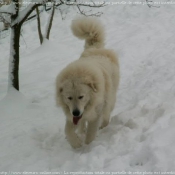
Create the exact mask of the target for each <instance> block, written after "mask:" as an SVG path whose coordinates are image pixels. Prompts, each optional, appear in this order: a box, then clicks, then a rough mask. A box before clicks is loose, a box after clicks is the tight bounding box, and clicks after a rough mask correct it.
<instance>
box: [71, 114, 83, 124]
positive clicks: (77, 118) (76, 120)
mask: <svg viewBox="0 0 175 175" xmlns="http://www.w3.org/2000/svg"><path fill="white" fill-rule="evenodd" d="M81 118H82V115H80V116H73V123H74V125H77V124H78V122H79V120H80V119H81Z"/></svg>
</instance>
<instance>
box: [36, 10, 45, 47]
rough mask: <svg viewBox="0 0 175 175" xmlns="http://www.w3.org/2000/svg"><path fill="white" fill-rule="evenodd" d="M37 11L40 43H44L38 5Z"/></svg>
mask: <svg viewBox="0 0 175 175" xmlns="http://www.w3.org/2000/svg"><path fill="white" fill-rule="evenodd" d="M36 13H37V23H38V35H39V39H40V44H42V43H43V35H42V32H41V22H40V14H39V10H38V7H36Z"/></svg>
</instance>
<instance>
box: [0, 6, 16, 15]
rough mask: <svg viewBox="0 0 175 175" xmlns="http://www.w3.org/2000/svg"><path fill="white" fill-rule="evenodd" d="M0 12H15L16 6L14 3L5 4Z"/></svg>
mask: <svg viewBox="0 0 175 175" xmlns="http://www.w3.org/2000/svg"><path fill="white" fill-rule="evenodd" d="M0 13H9V14H15V7H14V4H10V5H3V6H2V7H1V8H0Z"/></svg>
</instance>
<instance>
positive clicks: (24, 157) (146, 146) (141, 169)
mask: <svg viewBox="0 0 175 175" xmlns="http://www.w3.org/2000/svg"><path fill="white" fill-rule="evenodd" d="M126 2H129V1H126ZM162 2H163V1H162ZM111 3H112V1H111ZM72 8H73V9H74V7H72ZM73 9H70V13H68V14H67V15H66V19H65V20H64V21H62V20H61V15H60V13H59V11H58V12H57V13H56V14H55V16H54V22H53V27H52V30H51V36H50V40H49V41H48V40H45V41H44V43H43V45H42V46H40V45H39V38H38V34H37V26H36V25H37V24H36V21H35V20H34V21H30V22H29V23H27V24H25V25H24V27H23V30H22V36H23V37H21V45H20V48H21V58H20V92H17V91H15V90H14V89H12V88H10V90H9V92H8V94H7V95H6V91H7V84H8V79H7V78H8V64H9V63H8V57H9V56H8V54H9V45H10V44H9V38H5V39H1V41H0V45H1V47H0V53H1V57H0V99H1V101H0V121H1V122H0V133H1V136H0V173H1V171H2V172H3V171H4V172H7V173H8V174H10V173H11V172H21V174H22V172H24V171H25V172H26V173H27V172H30V173H28V174H32V172H33V173H34V172H36V173H38V174H51V173H53V174H54V173H55V174H56V172H57V173H59V174H70V172H74V174H84V173H85V172H86V173H89V174H98V172H99V173H101V174H111V175H112V174H127V175H128V174H168V173H169V174H175V161H174V157H175V127H174V126H175V110H174V109H175V76H174V75H175V63H174V62H175V61H174V54H175V42H174V41H175V34H174V29H175V21H174V18H175V13H174V6H173V5H168V4H167V5H160V8H148V6H147V5H135V4H132V5H129V4H123V5H122V4H119V5H108V6H105V7H104V8H103V9H99V8H98V9H97V11H100V10H102V11H103V13H104V15H103V16H102V17H101V20H102V22H103V24H104V26H105V28H106V47H107V48H112V49H114V50H115V51H116V52H117V53H118V57H119V61H120V71H121V80H120V87H119V91H118V95H117V97H118V100H117V103H116V107H115V109H114V111H113V113H112V119H111V122H110V124H109V126H107V127H106V128H104V129H103V130H100V131H99V134H98V137H97V138H96V139H95V141H93V142H92V143H91V144H90V145H85V146H84V147H82V148H80V149H77V150H74V149H72V148H71V147H70V145H69V144H68V142H67V141H66V139H65V134H64V125H65V116H64V114H63V112H62V110H61V108H57V107H56V104H55V77H56V76H57V74H58V73H59V72H60V70H61V69H63V68H64V67H65V66H66V65H67V64H69V63H70V62H71V61H73V60H76V59H77V58H78V57H79V55H80V54H81V52H82V50H83V41H80V40H78V39H77V38H75V37H74V36H73V35H72V33H71V30H70V24H71V21H72V19H73V18H74V17H75V15H76V12H75V11H74V10H73ZM47 19H48V14H47V13H45V12H44V13H42V15H41V21H42V31H45V27H46V25H47ZM25 43H26V44H25ZM10 171H11V172H10ZM11 174H12V173H11ZM23 174H24V173H23Z"/></svg>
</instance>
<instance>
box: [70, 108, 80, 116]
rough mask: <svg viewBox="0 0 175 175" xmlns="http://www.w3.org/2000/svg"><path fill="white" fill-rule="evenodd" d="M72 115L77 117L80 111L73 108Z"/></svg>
mask: <svg viewBox="0 0 175 175" xmlns="http://www.w3.org/2000/svg"><path fill="white" fill-rule="evenodd" d="M72 114H73V116H75V117H78V116H79V115H80V111H79V110H78V109H75V110H73V112H72Z"/></svg>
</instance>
